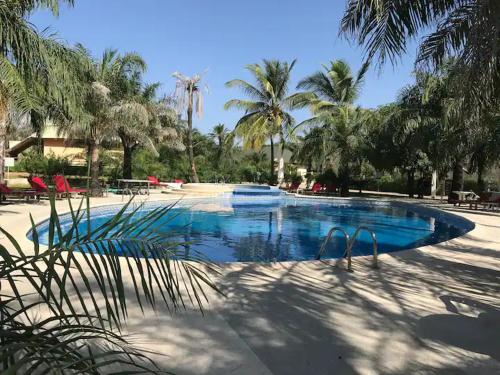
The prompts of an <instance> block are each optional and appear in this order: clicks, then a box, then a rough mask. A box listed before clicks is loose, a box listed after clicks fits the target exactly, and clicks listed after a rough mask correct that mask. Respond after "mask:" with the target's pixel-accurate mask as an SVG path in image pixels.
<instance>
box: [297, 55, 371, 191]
mask: <svg viewBox="0 0 500 375" xmlns="http://www.w3.org/2000/svg"><path fill="white" fill-rule="evenodd" d="M323 69H324V71H318V72H316V73H314V74H312V75H311V76H309V77H306V78H304V79H303V80H302V81H300V82H299V84H298V85H297V88H298V89H305V90H307V91H305V92H300V93H297V94H295V95H293V96H292V102H293V104H294V106H295V107H309V108H310V110H311V113H312V115H313V117H312V118H310V119H307V120H305V121H303V122H302V123H300V124H298V125H297V126H296V129H300V128H302V127H304V126H320V128H321V130H320V131H316V132H314V133H313V134H314V135H315V136H317V135H318V133H319V134H321V135H320V137H319V138H316V139H318V140H319V139H321V140H322V145H321V149H322V150H323V152H322V156H323V158H324V159H325V160H323V161H322V162H321V165H322V166H325V164H326V159H327V158H330V161H332V158H333V159H334V160H337V161H338V163H339V177H340V179H341V194H342V195H344V196H346V195H348V194H349V180H350V173H351V171H350V158H351V157H354V159H358V156H356V155H353V154H354V153H353V150H357V149H358V146H359V144H360V142H361V141H360V138H361V136H360V133H359V131H360V129H361V124H360V119H361V118H362V116H363V114H364V113H365V112H364V111H362V110H361V109H359V108H354V107H353V105H352V104H353V102H354V101H355V100H356V99H357V97H358V95H359V93H360V90H361V87H362V85H363V82H364V76H365V74H366V71H367V69H368V65H367V64H363V66H362V67H361V69H360V70H359V71H358V72H357V73H356V75H353V73H352V72H351V68H350V67H349V65H348V64H347V63H346V62H345V61H343V60H334V61H331V62H330V64H329V65H324V66H323ZM296 129H294V130H296ZM305 145H306V144H304V146H305ZM318 146H320V145H318ZM332 147H333V148H332Z"/></svg>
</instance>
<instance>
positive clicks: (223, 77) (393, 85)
mask: <svg viewBox="0 0 500 375" xmlns="http://www.w3.org/2000/svg"><path fill="white" fill-rule="evenodd" d="M344 7H345V1H344V0H308V1H303V0H245V1H242V0H168V1H167V0H140V1H139V0H76V5H75V6H74V7H73V8H63V9H61V12H60V16H59V18H54V17H52V15H51V14H49V13H47V12H37V13H35V14H34V15H33V16H32V18H31V21H32V22H33V23H34V24H35V25H36V26H37V27H38V28H39V29H40V30H42V29H45V28H49V30H50V31H51V32H56V33H57V35H58V37H59V38H60V39H61V40H63V41H66V42H67V43H69V44H74V43H76V42H80V43H82V44H83V45H85V46H86V47H87V48H89V49H90V50H91V51H92V52H93V54H94V55H95V56H100V55H101V54H102V52H103V50H104V49H105V48H107V47H112V48H116V49H118V50H119V51H121V52H128V51H134V52H138V53H139V54H141V55H142V56H143V58H144V59H145V60H146V62H147V64H148V71H147V73H146V80H147V81H148V82H161V83H162V87H161V91H162V92H165V93H172V92H173V88H174V83H175V81H174V79H173V78H172V76H171V74H172V73H173V72H174V71H179V72H181V73H183V74H186V75H192V74H195V73H198V72H202V71H204V70H205V69H208V72H207V74H206V75H205V79H204V81H205V83H206V84H207V85H208V87H209V90H210V92H209V93H208V94H206V95H205V113H204V116H203V118H202V119H200V120H198V119H196V120H195V123H194V125H195V126H196V127H197V128H199V129H200V130H202V131H203V132H208V131H209V130H210V129H211V128H212V127H213V125H215V124H217V123H219V122H222V123H225V124H226V125H227V126H228V127H229V128H233V127H234V124H235V123H236V121H237V120H238V118H239V116H241V115H242V113H239V112H238V111H236V110H231V111H225V110H224V108H223V105H224V103H225V102H226V101H227V100H228V99H232V98H240V97H243V95H242V94H241V93H240V92H239V91H238V89H227V88H225V87H224V83H225V82H226V81H228V80H230V79H233V78H243V79H251V77H250V76H249V74H248V73H247V72H246V71H245V69H244V67H245V65H246V64H250V63H256V62H260V61H261V60H262V59H263V58H267V59H280V60H287V61H291V60H293V59H295V58H296V59H297V63H296V66H295V68H294V70H293V72H292V73H293V75H292V86H291V92H292V91H293V90H294V89H295V85H296V83H297V82H298V81H299V80H300V79H301V78H303V77H304V76H306V75H308V74H311V73H313V72H314V71H316V70H318V69H320V64H322V63H327V62H328V61H329V60H332V59H339V58H341V59H345V60H346V61H347V62H348V63H349V64H350V65H351V67H352V68H353V69H355V70H357V69H358V68H359V67H360V65H361V63H362V58H363V51H362V50H361V49H360V48H359V47H357V46H356V45H355V44H353V43H350V42H348V41H346V40H345V39H343V38H339V36H338V29H339V22H340V20H341V18H342V14H343V11H344ZM410 52H411V53H409V54H408V55H407V56H405V57H404V58H403V59H402V61H401V63H400V64H399V65H398V66H396V67H394V68H393V67H392V66H390V65H387V66H385V67H384V69H383V70H382V72H379V71H378V70H376V69H375V68H374V67H373V68H371V69H370V71H369V73H368V74H367V76H366V81H365V85H364V87H363V91H362V94H361V96H360V98H359V99H358V104H360V105H362V106H365V107H376V106H378V105H380V104H384V103H387V102H390V101H392V100H394V98H395V96H396V95H397V92H398V91H399V89H400V88H401V87H403V86H404V85H406V84H408V83H410V82H411V81H412V77H411V72H412V69H413V61H414V60H413V56H414V51H413V50H411V51H410ZM306 115H307V113H305V112H304V111H302V112H297V113H296V118H297V120H298V121H300V120H302V119H304V117H305V116H306Z"/></svg>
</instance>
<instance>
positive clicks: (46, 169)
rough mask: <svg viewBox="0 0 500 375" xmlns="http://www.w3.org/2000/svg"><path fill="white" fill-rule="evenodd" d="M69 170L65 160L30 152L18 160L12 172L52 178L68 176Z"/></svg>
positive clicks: (67, 161) (69, 167) (51, 155)
mask: <svg viewBox="0 0 500 375" xmlns="http://www.w3.org/2000/svg"><path fill="white" fill-rule="evenodd" d="M70 169H71V166H70V162H69V160H68V159H67V158H64V157H58V156H55V155H54V154H50V155H49V156H44V155H40V154H39V153H38V152H35V151H31V152H28V153H26V154H24V155H23V156H22V158H20V161H19V162H18V163H17V165H16V167H15V170H14V171H16V172H28V173H30V174H34V175H43V176H54V175H57V174H65V175H69V174H70V173H69V171H70Z"/></svg>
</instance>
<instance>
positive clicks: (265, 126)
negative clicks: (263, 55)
mask: <svg viewBox="0 0 500 375" xmlns="http://www.w3.org/2000/svg"><path fill="white" fill-rule="evenodd" d="M294 65H295V60H293V61H292V62H291V63H290V64H289V63H287V62H281V61H278V60H264V61H263V65H262V66H261V65H259V64H251V65H247V66H246V69H247V70H248V71H249V72H250V73H251V74H252V75H253V77H254V79H255V82H256V84H255V85H252V84H250V83H248V82H246V81H244V80H241V79H234V80H231V81H229V82H227V83H226V86H227V87H239V88H240V89H241V90H242V91H243V92H244V93H245V94H246V95H247V96H248V97H249V98H250V99H249V100H243V99H232V100H229V101H228V102H227V103H226V104H225V105H224V108H225V109H229V108H236V109H242V110H244V111H245V115H244V116H243V117H241V118H240V120H239V121H238V123H237V124H236V128H235V131H236V134H237V135H239V136H241V137H242V138H243V142H244V143H243V145H244V147H245V148H254V149H257V150H259V149H260V148H261V147H262V145H263V143H264V142H265V140H266V139H269V142H270V148H271V165H270V176H271V179H274V137H275V136H276V135H278V137H279V145H280V156H279V171H278V176H279V179H283V176H284V163H283V150H284V147H285V143H286V138H287V137H289V136H290V134H291V130H292V129H293V126H294V124H295V120H294V118H293V117H292V115H291V114H290V113H289V112H288V111H289V110H290V109H292V108H293V107H294V103H293V99H292V98H293V96H287V94H288V84H289V82H290V73H291V71H292V69H293V67H294ZM280 182H281V181H280Z"/></svg>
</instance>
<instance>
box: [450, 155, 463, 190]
mask: <svg viewBox="0 0 500 375" xmlns="http://www.w3.org/2000/svg"><path fill="white" fill-rule="evenodd" d="M463 182H464V168H463V160H462V159H459V160H457V161H456V162H455V165H454V166H453V177H452V178H451V191H461V190H463V188H464V186H463Z"/></svg>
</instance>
